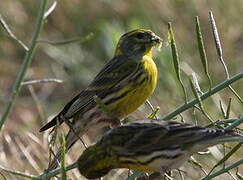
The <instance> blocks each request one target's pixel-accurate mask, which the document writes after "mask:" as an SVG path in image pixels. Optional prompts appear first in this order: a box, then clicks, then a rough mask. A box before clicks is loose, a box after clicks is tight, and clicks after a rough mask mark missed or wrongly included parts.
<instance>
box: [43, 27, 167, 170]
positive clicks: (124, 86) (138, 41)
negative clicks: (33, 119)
mask: <svg viewBox="0 0 243 180" xmlns="http://www.w3.org/2000/svg"><path fill="white" fill-rule="evenodd" d="M161 43H162V40H161V38H160V37H158V36H157V35H155V33H153V32H152V31H150V30H145V29H137V30H133V31H130V32H127V33H125V34H124V35H123V36H121V38H120V40H119V42H118V44H117V47H116V51H115V55H114V57H113V58H112V59H111V60H110V61H109V62H108V63H107V64H106V65H105V66H104V67H103V69H102V70H101V71H100V72H99V73H98V75H97V76H96V77H95V78H94V80H93V81H92V82H91V83H90V85H89V86H88V87H87V88H86V89H85V90H82V91H81V92H80V93H79V94H78V95H77V96H76V97H74V98H73V99H72V100H71V101H70V102H69V103H68V104H67V105H66V106H65V107H64V108H63V110H62V111H61V112H60V113H59V114H58V115H57V116H56V117H55V118H53V119H52V120H51V121H50V122H48V123H47V124H46V125H44V126H43V127H42V128H41V129H40V132H42V131H45V130H47V129H49V128H51V127H53V126H56V125H57V124H58V125H59V124H61V123H63V122H69V121H70V120H69V119H72V121H71V122H69V124H71V126H72V128H71V129H70V131H69V133H68V135H67V137H66V143H67V147H66V149H70V148H71V146H72V145H73V144H74V143H75V142H76V141H77V140H78V139H79V137H78V135H79V136H82V135H83V134H84V133H85V132H86V131H87V130H89V129H94V130H95V129H96V128H97V129H98V128H101V127H104V126H117V125H119V124H120V119H122V118H124V117H126V116H127V115H128V114H130V113H132V112H134V111H135V110H136V109H137V108H138V107H139V106H141V105H142V104H143V103H144V102H145V101H146V99H147V98H148V97H149V96H150V95H151V94H152V93H153V91H154V89H155V87H156V84H157V67H156V65H155V63H154V61H153V59H152V49H153V47H155V46H160V45H161ZM94 97H98V98H96V100H95V99H94ZM97 100H99V101H100V102H99V103H97ZM102 105H104V107H105V108H101V106H102ZM104 109H106V110H107V111H104ZM74 131H75V133H74ZM59 159H60V151H59V152H58V153H57V155H56V157H55V159H54V160H53V161H52V163H51V164H50V165H49V168H48V169H49V170H51V169H54V168H56V167H57V162H58V160H59Z"/></svg>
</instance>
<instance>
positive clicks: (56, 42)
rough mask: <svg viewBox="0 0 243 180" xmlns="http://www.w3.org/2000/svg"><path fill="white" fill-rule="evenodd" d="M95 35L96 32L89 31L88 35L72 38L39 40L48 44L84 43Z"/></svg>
mask: <svg viewBox="0 0 243 180" xmlns="http://www.w3.org/2000/svg"><path fill="white" fill-rule="evenodd" d="M93 36H94V33H92V32H91V33H89V34H88V35H86V36H84V37H76V38H71V39H65V40H59V41H50V40H38V41H37V42H38V43H46V44H50V45H53V46H57V45H65V44H70V43H75V42H78V43H84V42H86V41H88V40H90V39H91V38H92V37H93Z"/></svg>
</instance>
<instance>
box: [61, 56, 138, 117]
mask: <svg viewBox="0 0 243 180" xmlns="http://www.w3.org/2000/svg"><path fill="white" fill-rule="evenodd" d="M136 68H137V63H136V62H135V61H133V60H131V59H128V58H127V57H126V56H116V57H115V58H113V59H112V60H111V61H110V62H108V63H107V64H106V66H105V67H104V68H103V69H102V70H101V71H100V73H99V74H98V75H97V76H96V77H95V78H94V80H93V81H92V82H91V84H90V85H89V86H88V88H87V89H85V90H83V91H81V92H80V94H79V95H77V96H76V97H75V98H74V99H73V100H71V101H70V103H68V104H67V105H66V106H65V107H64V109H63V111H62V112H61V114H62V115H63V116H64V117H65V118H68V119H69V118H72V117H73V116H74V115H75V114H76V113H77V112H80V111H82V109H83V108H84V107H87V106H88V107H90V106H94V105H95V101H94V98H93V97H94V96H95V95H97V96H98V97H100V98H102V97H103V96H104V95H106V94H107V93H111V92H112V90H113V88H114V87H115V86H118V85H119V84H120V83H121V82H122V80H123V79H125V78H127V77H128V76H129V75H131V74H132V73H133V72H134V71H135V70H136ZM88 107H87V108H88Z"/></svg>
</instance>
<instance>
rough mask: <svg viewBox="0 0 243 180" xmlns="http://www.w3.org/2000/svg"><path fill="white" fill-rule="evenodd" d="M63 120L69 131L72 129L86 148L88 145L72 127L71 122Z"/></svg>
mask: <svg viewBox="0 0 243 180" xmlns="http://www.w3.org/2000/svg"><path fill="white" fill-rule="evenodd" d="M64 122H65V123H66V124H67V125H68V127H69V129H70V130H71V131H73V133H74V134H75V136H77V137H78V139H79V140H80V141H81V142H82V144H83V145H84V147H85V148H87V147H88V146H87V145H86V144H85V142H84V141H83V139H82V138H81V137H80V136H79V133H78V132H77V131H75V129H74V127H73V123H72V122H71V121H69V120H65V121H64Z"/></svg>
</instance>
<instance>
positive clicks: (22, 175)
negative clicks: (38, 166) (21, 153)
mask: <svg viewBox="0 0 243 180" xmlns="http://www.w3.org/2000/svg"><path fill="white" fill-rule="evenodd" d="M0 170H1V171H5V172H7V173H9V174H13V175H16V176H21V177H25V178H31V179H33V180H37V179H38V180H39V178H38V177H37V176H34V175H31V174H26V173H23V172H20V171H14V170H11V169H7V168H5V167H2V166H0Z"/></svg>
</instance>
